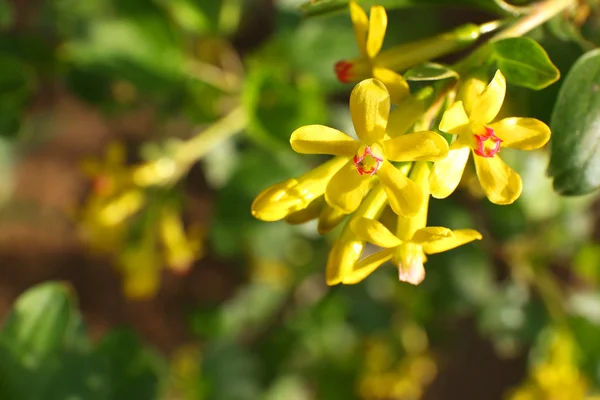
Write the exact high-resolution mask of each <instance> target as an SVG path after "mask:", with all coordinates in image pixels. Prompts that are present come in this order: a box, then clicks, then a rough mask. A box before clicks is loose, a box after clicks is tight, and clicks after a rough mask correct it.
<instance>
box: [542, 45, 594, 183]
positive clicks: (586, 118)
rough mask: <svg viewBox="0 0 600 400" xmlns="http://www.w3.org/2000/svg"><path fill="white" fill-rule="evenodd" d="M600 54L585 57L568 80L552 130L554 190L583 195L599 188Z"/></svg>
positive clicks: (573, 69) (551, 161)
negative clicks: (599, 119)
mask: <svg viewBox="0 0 600 400" xmlns="http://www.w3.org/2000/svg"><path fill="white" fill-rule="evenodd" d="M599 107H600V51H597V50H594V51H591V52H589V53H586V54H585V55H583V56H582V57H581V58H580V59H579V60H578V61H577V62H576V63H575V65H574V66H573V68H572V69H571V71H569V74H568V75H567V77H566V78H565V82H564V83H563V86H562V88H561V90H560V93H559V95H558V99H557V100H556V105H555V106H554V111H553V113H552V119H551V124H550V126H551V128H552V133H553V135H552V142H551V148H552V153H551V158H550V166H549V169H548V173H549V174H550V176H552V177H554V189H555V190H556V191H558V192H559V193H562V194H565V195H581V194H586V193H589V192H591V191H593V190H595V189H597V188H598V187H600V174H599V173H598V171H600V130H598V118H600V113H599V110H600V108H599Z"/></svg>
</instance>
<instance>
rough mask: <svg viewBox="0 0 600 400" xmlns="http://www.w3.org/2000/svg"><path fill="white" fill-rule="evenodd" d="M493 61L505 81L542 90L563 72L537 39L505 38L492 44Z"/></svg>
mask: <svg viewBox="0 0 600 400" xmlns="http://www.w3.org/2000/svg"><path fill="white" fill-rule="evenodd" d="M491 46H492V55H491V56H492V58H493V60H494V61H496V63H497V65H498V68H500V70H501V71H502V73H503V74H504V76H505V77H506V80H507V81H508V82H509V83H511V84H513V85H516V86H523V87H526V88H530V89H535V90H539V89H543V88H545V87H546V86H548V85H550V84H552V83H554V82H556V81H557V80H558V79H559V78H560V71H559V70H558V68H556V66H555V65H554V64H552V61H550V58H549V57H548V54H547V53H546V51H545V50H544V48H543V47H542V46H540V45H539V44H538V43H537V42H536V41H535V40H533V39H530V38H527V37H517V38H509V39H503V40H500V41H498V42H494V43H492V44H491Z"/></svg>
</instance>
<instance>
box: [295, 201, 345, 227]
mask: <svg viewBox="0 0 600 400" xmlns="http://www.w3.org/2000/svg"><path fill="white" fill-rule="evenodd" d="M345 217H346V214H344V213H343V212H342V211H340V210H339V209H337V208H335V207H331V206H330V205H329V204H327V202H326V201H325V196H324V195H322V196H319V197H317V198H316V199H314V200H313V201H311V202H310V204H309V205H308V206H307V207H306V208H304V209H302V210H300V211H296V212H293V213H291V214H289V215H287V216H286V217H285V222H287V223H288V224H292V225H297V224H303V223H305V222H308V221H310V220H313V219H317V220H318V225H317V232H319V234H321V235H324V234H326V233H327V232H330V231H331V230H332V229H333V228H335V227H336V226H338V225H339V224H340V222H342V220H343V219H344V218H345Z"/></svg>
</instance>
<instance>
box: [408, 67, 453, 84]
mask: <svg viewBox="0 0 600 400" xmlns="http://www.w3.org/2000/svg"><path fill="white" fill-rule="evenodd" d="M404 78H405V79H406V80H407V81H416V82H423V81H439V80H442V79H450V78H453V79H458V78H459V75H458V73H457V72H456V71H454V70H452V69H451V68H448V67H446V66H444V65H441V64H436V63H424V64H421V65H418V66H416V67H414V68H411V69H409V70H408V71H406V73H404Z"/></svg>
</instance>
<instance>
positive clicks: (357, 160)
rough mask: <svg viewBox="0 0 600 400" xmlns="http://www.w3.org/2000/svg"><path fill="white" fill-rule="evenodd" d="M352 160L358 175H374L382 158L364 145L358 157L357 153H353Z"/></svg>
mask: <svg viewBox="0 0 600 400" xmlns="http://www.w3.org/2000/svg"><path fill="white" fill-rule="evenodd" d="M353 161H354V166H355V167H356V171H358V173H359V174H360V175H374V174H375V173H376V172H377V171H379V168H380V167H381V163H382V162H383V158H381V157H377V156H376V155H375V154H373V152H372V151H371V148H370V147H369V146H367V147H365V151H364V152H363V154H362V156H360V157H359V156H358V155H355V156H354V159H353Z"/></svg>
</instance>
